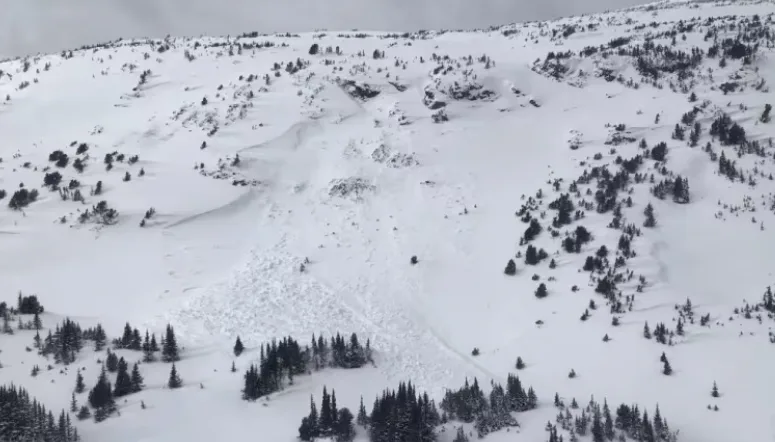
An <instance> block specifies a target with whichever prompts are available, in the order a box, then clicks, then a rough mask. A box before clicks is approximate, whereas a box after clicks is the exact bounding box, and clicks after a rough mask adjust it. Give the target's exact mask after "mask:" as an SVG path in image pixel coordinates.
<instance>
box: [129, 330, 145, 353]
mask: <svg viewBox="0 0 775 442" xmlns="http://www.w3.org/2000/svg"><path fill="white" fill-rule="evenodd" d="M129 349H130V350H136V351H140V350H142V349H143V340H142V338H141V337H140V330H138V329H134V330H132V339H131V340H130V341H129Z"/></svg>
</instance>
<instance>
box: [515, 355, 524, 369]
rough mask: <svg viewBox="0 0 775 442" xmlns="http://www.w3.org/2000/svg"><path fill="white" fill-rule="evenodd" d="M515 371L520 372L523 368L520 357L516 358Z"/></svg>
mask: <svg viewBox="0 0 775 442" xmlns="http://www.w3.org/2000/svg"><path fill="white" fill-rule="evenodd" d="M516 367H517V370H522V369H523V368H525V362H524V361H523V360H522V357H521V356H517V366H516Z"/></svg>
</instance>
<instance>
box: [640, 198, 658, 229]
mask: <svg viewBox="0 0 775 442" xmlns="http://www.w3.org/2000/svg"><path fill="white" fill-rule="evenodd" d="M643 214H644V215H645V216H646V220H645V221H644V222H643V226H644V227H654V226H656V225H657V220H656V218H654V206H652V205H651V203H648V205H646V209H645V210H644V211H643Z"/></svg>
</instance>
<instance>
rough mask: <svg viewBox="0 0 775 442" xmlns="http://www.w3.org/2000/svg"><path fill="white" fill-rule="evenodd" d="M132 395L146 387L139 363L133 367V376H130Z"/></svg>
mask: <svg viewBox="0 0 775 442" xmlns="http://www.w3.org/2000/svg"><path fill="white" fill-rule="evenodd" d="M130 382H131V390H132V393H137V392H139V391H141V390H142V389H143V387H145V384H144V383H143V376H142V375H141V374H140V367H139V366H138V365H137V363H135V364H134V366H132V375H131V376H130Z"/></svg>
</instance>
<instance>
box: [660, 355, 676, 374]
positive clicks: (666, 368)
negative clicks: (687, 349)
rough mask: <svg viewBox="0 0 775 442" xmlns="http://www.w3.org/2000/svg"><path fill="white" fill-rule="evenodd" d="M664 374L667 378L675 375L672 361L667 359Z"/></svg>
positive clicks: (664, 363) (663, 368)
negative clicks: (671, 364)
mask: <svg viewBox="0 0 775 442" xmlns="http://www.w3.org/2000/svg"><path fill="white" fill-rule="evenodd" d="M662 374H664V375H666V376H670V375H671V374H673V367H671V366H670V361H668V360H667V358H665V360H664V362H663V366H662Z"/></svg>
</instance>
